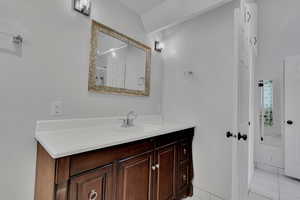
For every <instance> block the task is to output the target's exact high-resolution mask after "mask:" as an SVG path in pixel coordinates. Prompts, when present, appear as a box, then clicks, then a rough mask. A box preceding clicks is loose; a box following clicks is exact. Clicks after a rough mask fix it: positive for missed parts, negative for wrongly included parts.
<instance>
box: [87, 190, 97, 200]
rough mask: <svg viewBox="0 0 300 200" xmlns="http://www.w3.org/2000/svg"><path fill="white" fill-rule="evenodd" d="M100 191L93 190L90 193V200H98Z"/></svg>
mask: <svg viewBox="0 0 300 200" xmlns="http://www.w3.org/2000/svg"><path fill="white" fill-rule="evenodd" d="M97 197H98V193H97V192H96V191H95V190H92V191H91V192H90V194H89V200H97Z"/></svg>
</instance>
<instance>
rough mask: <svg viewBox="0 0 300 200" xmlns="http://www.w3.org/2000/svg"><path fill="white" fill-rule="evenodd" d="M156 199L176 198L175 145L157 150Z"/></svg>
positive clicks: (167, 199) (168, 199)
mask: <svg viewBox="0 0 300 200" xmlns="http://www.w3.org/2000/svg"><path fill="white" fill-rule="evenodd" d="M156 170H157V175H156V177H157V178H156V180H157V185H156V200H170V199H173V198H174V190H175V145H172V146H168V147H166V148H163V149H160V150H158V151H157V164H156Z"/></svg>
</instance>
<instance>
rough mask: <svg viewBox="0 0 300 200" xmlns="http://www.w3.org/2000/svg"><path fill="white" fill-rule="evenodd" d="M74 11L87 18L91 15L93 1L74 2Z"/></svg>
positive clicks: (80, 0)
mask: <svg viewBox="0 0 300 200" xmlns="http://www.w3.org/2000/svg"><path fill="white" fill-rule="evenodd" d="M73 1H74V10H76V11H77V12H80V13H81V14H84V15H86V16H90V15H91V0H73Z"/></svg>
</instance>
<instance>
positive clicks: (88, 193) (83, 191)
mask: <svg viewBox="0 0 300 200" xmlns="http://www.w3.org/2000/svg"><path fill="white" fill-rule="evenodd" d="M112 183H113V182H112V166H111V165H109V166H106V167H103V168H100V169H96V170H93V171H91V172H88V173H85V174H82V175H80V176H75V177H73V178H71V181H70V193H69V197H70V198H69V200H112Z"/></svg>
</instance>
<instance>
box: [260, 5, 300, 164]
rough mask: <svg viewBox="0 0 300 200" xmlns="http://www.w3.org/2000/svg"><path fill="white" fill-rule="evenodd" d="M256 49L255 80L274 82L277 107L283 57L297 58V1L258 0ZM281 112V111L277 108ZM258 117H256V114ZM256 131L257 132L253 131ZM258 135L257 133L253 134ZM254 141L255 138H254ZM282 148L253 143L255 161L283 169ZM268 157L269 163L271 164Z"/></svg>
mask: <svg viewBox="0 0 300 200" xmlns="http://www.w3.org/2000/svg"><path fill="white" fill-rule="evenodd" d="M257 3H258V14H259V28H258V37H259V48H258V58H257V59H258V61H257V69H256V72H257V73H256V80H260V79H265V80H268V79H269V80H275V81H276V82H277V83H278V84H280V86H279V94H277V95H275V96H276V98H277V99H275V101H276V102H278V104H281V103H282V101H281V97H282V95H283V93H282V91H283V90H282V79H283V60H284V58H285V57H287V56H292V55H299V54H300V42H299V35H300V26H299V25H298V24H299V21H300V12H299V7H300V1H297V0H276V1H272V2H271V1H269V0H259V1H257ZM279 109H280V111H279V112H281V109H282V108H279ZM257 116H258V114H257ZM256 130H258V129H256ZM256 133H257V134H258V131H256ZM257 138H258V136H257ZM283 151H284V149H283V146H281V147H272V146H266V145H261V144H259V143H258V140H257V142H256V147H255V161H256V162H260V163H266V164H269V165H273V166H276V167H284V166H283ZM271 157H272V160H271Z"/></svg>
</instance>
